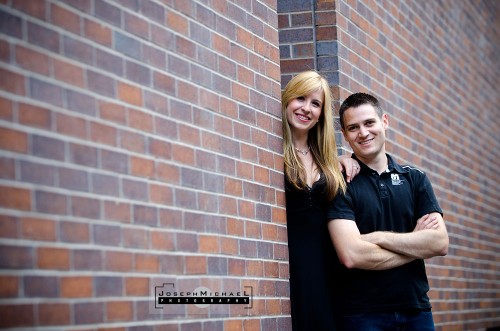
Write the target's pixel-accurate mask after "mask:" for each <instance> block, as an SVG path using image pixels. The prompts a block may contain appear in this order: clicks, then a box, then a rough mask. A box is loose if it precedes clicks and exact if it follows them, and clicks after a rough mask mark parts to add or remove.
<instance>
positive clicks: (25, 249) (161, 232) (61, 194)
mask: <svg viewBox="0 0 500 331" xmlns="http://www.w3.org/2000/svg"><path fill="white" fill-rule="evenodd" d="M276 10H277V8H276V2H275V1H269V0H252V1H246V0H245V1H183V0H181V1H177V0H167V1H157V0H132V1H129V0H127V1H125V0H116V1H112V0H89V1H86V0H84V1H78V0H76V1H74V0H46V1H29V0H4V1H0V311H1V313H0V315H1V317H0V328H10V327H12V328H14V327H27V328H32V327H45V328H46V329H47V330H48V329H50V330H68V329H70V328H71V329H72V330H110V329H113V330H172V331H174V330H177V331H180V330H182V331H184V330H223V329H225V330H243V329H246V330H259V329H261V330H273V331H274V330H277V329H282V330H286V329H290V318H289V314H290V311H289V310H290V309H289V303H288V301H289V299H288V298H289V289H288V262H287V259H288V256H287V254H288V250H287V246H286V227H285V209H284V194H283V175H282V170H283V159H282V152H281V131H280V130H281V122H280V121H281V118H280V117H281V114H280V100H279V99H280V67H279V50H278V30H277V25H278V22H277V13H276ZM166 282H167V283H168V282H170V283H173V284H174V285H175V289H176V290H177V291H193V290H194V289H196V288H197V287H199V286H204V287H206V288H209V289H210V290H212V291H228V292H229V291H241V290H243V288H244V286H252V287H253V299H254V301H253V308H252V309H244V308H243V307H242V306H241V305H233V306H229V305H213V306H211V307H210V308H208V309H197V308H196V307H195V306H193V305H176V306H171V307H167V308H164V309H163V310H162V311H161V312H160V313H158V312H157V311H154V309H152V308H151V307H153V308H154V297H153V293H154V290H155V286H161V285H162V284H163V283H166ZM70 326H71V327H70Z"/></svg>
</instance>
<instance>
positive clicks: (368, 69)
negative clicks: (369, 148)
mask: <svg viewBox="0 0 500 331" xmlns="http://www.w3.org/2000/svg"><path fill="white" fill-rule="evenodd" d="M314 4H315V6H314V11H316V17H315V18H314V17H313V16H314V15H312V14H311V13H312V10H311V5H310V4H308V5H307V6H306V5H305V4H304V2H303V1H285V0H279V1H278V12H279V27H280V55H281V68H282V71H283V73H282V75H283V76H282V77H283V78H282V84H283V83H284V82H285V81H286V80H287V79H288V77H289V76H290V75H291V74H293V73H295V72H299V71H302V70H305V69H308V68H311V65H312V64H314V59H313V57H314V53H305V52H300V49H303V47H302V45H304V44H307V45H308V47H309V48H311V49H314V45H310V42H309V39H308V38H309V36H314V34H315V33H314V31H313V30H316V36H317V45H316V54H317V60H316V61H317V62H316V63H317V65H316V67H314V68H316V69H318V70H319V71H321V72H324V71H325V68H324V67H321V66H320V63H321V61H319V60H318V59H320V58H321V56H323V55H324V54H323V53H322V49H323V47H325V46H324V45H321V44H322V43H325V42H326V40H328V43H330V40H332V46H331V48H330V50H331V51H332V52H334V55H335V56H336V61H337V63H336V66H337V67H336V69H335V70H333V72H334V74H333V75H332V76H330V77H335V79H330V82H331V83H332V85H333V86H332V88H333V90H334V93H335V94H336V95H337V96H338V97H339V99H340V101H341V100H342V99H343V98H346V97H347V96H348V95H349V94H350V93H352V92H356V91H365V92H369V93H373V94H375V95H377V96H379V97H380V99H382V101H383V105H384V108H385V109H386V111H387V112H388V113H389V116H390V130H389V133H388V138H389V139H390V140H391V143H390V144H389V146H388V150H389V152H390V153H393V154H394V155H397V156H398V159H399V160H400V161H402V162H405V163H409V164H414V165H417V166H419V167H420V168H422V169H423V170H424V171H426V172H427V174H428V175H429V177H430V179H431V181H432V183H433V185H434V189H435V192H436V194H437V197H438V200H439V202H440V203H441V206H442V207H443V209H444V214H445V221H446V223H447V228H448V231H449V234H450V250H449V254H448V256H446V257H444V258H433V259H430V260H428V261H427V271H428V275H429V280H430V285H431V288H432V290H431V291H430V297H431V300H432V303H433V306H434V316H435V322H436V325H437V329H438V330H450V331H451V330H453V331H455V330H484V329H486V328H490V327H494V326H500V317H499V316H500V288H499V286H498V274H499V266H498V261H500V253H499V252H500V250H499V249H498V247H499V245H500V239H499V238H500V237H499V220H500V212H499V210H500V202H499V201H500V179H499V177H498V176H497V175H496V174H495V171H496V168H498V166H499V165H500V164H499V161H498V160H499V159H500V158H499V157H500V154H499V151H500V140H499V139H498V137H499V136H500V129H499V127H500V125H499V124H500V121H499V118H498V116H497V115H498V111H496V109H497V107H498V106H497V105H498V103H499V102H500V94H499V93H498V88H497V86H499V84H500V81H499V78H498V77H500V75H499V73H500V72H499V66H498V63H497V62H498V54H499V45H500V24H499V21H498V17H499V15H500V6H499V3H498V2H497V1H491V0H483V1H452V0H446V1H439V2H436V1H356V0H354V1H335V2H334V1H328V0H316V1H314ZM302 5H304V7H302ZM325 10H326V11H328V10H330V11H334V18H333V19H329V21H327V22H325V21H323V20H322V19H321V17H322V16H323V15H325ZM328 15H329V16H331V15H332V14H331V13H330V12H328ZM314 21H315V22H316V23H315V24H316V25H315V26H316V28H315V29H313V26H314V25H313V24H312V22H314ZM330 22H335V26H333V27H330V25H329V23H330ZM324 29H328V34H327V36H325V37H324V38H325V39H321V38H319V37H318V36H320V35H322V34H321V33H319V31H320V30H322V31H323V30H324ZM292 31H293V32H292ZM306 34H307V35H308V37H305V35H306ZM334 62H335V61H334V60H332V63H334ZM330 71H331V70H330V69H329V68H328V70H327V72H328V73H330ZM336 79H337V81H336ZM337 104H338V103H337ZM346 146H347V145H344V148H346Z"/></svg>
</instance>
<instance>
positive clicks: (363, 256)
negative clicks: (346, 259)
mask: <svg viewBox="0 0 500 331" xmlns="http://www.w3.org/2000/svg"><path fill="white" fill-rule="evenodd" d="M365 244H369V245H360V246H364V247H363V248H361V247H358V249H357V251H356V252H355V253H354V254H353V255H352V259H351V265H350V266H348V267H350V268H356V269H364V270H387V269H392V268H396V267H399V266H402V265H404V264H406V263H408V262H411V261H413V260H415V258H414V257H411V256H408V255H405V254H401V253H397V252H395V251H391V250H388V249H385V248H383V247H380V246H379V245H375V244H371V243H368V242H365Z"/></svg>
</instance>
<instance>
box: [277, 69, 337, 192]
mask: <svg viewBox="0 0 500 331" xmlns="http://www.w3.org/2000/svg"><path fill="white" fill-rule="evenodd" d="M318 89H322V90H323V93H324V96H325V100H324V102H323V109H322V112H321V115H320V118H319V121H318V123H317V124H316V125H315V126H314V127H313V128H311V129H310V130H309V132H308V137H307V141H308V143H309V146H310V147H311V154H312V157H313V161H314V162H315V163H316V166H317V167H318V168H319V170H320V171H321V172H322V173H323V174H324V176H325V179H326V191H327V198H328V200H329V201H331V200H332V199H333V198H334V197H335V195H336V194H337V193H338V192H339V190H340V191H342V192H345V189H346V184H345V181H344V177H343V176H342V173H341V171H340V168H339V163H338V157H337V146H336V143H335V134H334V128H333V110H332V96H331V92H330V86H329V85H328V81H327V80H326V79H325V78H324V77H322V76H321V75H320V74H318V73H317V72H316V71H304V72H302V73H300V74H298V75H296V76H295V77H293V78H292V79H291V80H290V81H289V82H288V84H287V85H286V87H285V89H284V90H283V92H282V94H281V111H282V126H283V150H284V158H285V176H286V177H287V179H288V180H289V182H290V183H292V184H293V185H294V186H295V187H296V188H298V189H305V188H306V187H307V181H306V170H305V168H304V165H303V164H302V162H301V161H300V159H299V157H298V156H297V153H296V151H295V148H294V145H293V141H292V131H291V129H290V124H289V123H288V120H287V117H286V108H287V107H288V104H289V103H290V101H292V100H293V99H296V98H298V97H301V96H306V95H308V94H310V93H311V92H314V91H316V90H318Z"/></svg>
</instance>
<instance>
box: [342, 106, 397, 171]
mask: <svg viewBox="0 0 500 331" xmlns="http://www.w3.org/2000/svg"><path fill="white" fill-rule="evenodd" d="M388 126H389V122H388V118H387V115H386V114H384V115H382V118H380V117H379V116H378V114H377V111H376V110H375V108H374V107H373V106H372V105H370V104H364V105H361V106H358V107H351V108H348V109H347V110H346V111H345V112H344V129H342V133H343V134H344V138H345V139H346V140H347V142H348V143H349V145H350V146H351V148H352V150H353V152H354V154H356V156H357V157H358V158H360V160H361V161H363V162H364V163H369V161H371V160H373V159H374V158H376V157H377V156H378V155H380V153H383V154H385V146H384V143H385V130H386V129H387V127H388Z"/></svg>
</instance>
